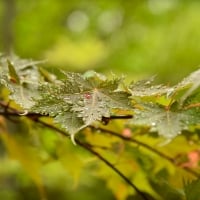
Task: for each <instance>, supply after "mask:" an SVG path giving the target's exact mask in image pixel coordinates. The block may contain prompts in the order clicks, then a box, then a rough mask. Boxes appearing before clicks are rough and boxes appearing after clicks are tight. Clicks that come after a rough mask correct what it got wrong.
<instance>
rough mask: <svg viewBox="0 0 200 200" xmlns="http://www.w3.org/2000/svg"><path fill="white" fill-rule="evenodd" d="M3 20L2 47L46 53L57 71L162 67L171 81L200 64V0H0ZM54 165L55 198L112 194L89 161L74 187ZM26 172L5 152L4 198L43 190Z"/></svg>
mask: <svg viewBox="0 0 200 200" xmlns="http://www.w3.org/2000/svg"><path fill="white" fill-rule="evenodd" d="M0 22H1V23H0V24H1V26H0V52H2V53H13V52H14V53H15V54H17V55H18V56H20V57H22V58H32V59H34V60H47V62H46V63H45V64H44V65H45V67H47V68H48V69H49V70H50V71H52V72H54V71H56V69H57V68H62V69H65V70H67V71H78V72H84V71H86V70H89V69H93V70H96V71H98V72H103V73H105V74H110V73H111V72H113V73H115V74H117V75H120V74H123V75H127V76H128V79H141V78H144V77H147V76H152V75H157V81H158V82H162V83H166V84H168V83H170V84H173V83H176V82H178V81H179V80H180V79H181V78H183V77H184V76H186V75H187V74H188V73H190V72H191V71H193V70H195V69H197V68H198V67H199V64H200V1H199V0H126V1H125V0H93V1H89V0H73V1H67V0H28V1H27V0H0ZM50 135H51V134H50ZM48 137H49V135H48ZM49 140H50V142H51V139H49ZM71 148H74V147H71ZM73 151H77V150H75V148H74V150H73ZM1 152H3V150H1ZM2 154H3V153H2ZM77 154H78V152H77ZM3 155H4V154H3ZM45 155H46V154H45ZM52 165H53V166H51V165H50V166H48V167H47V169H45V170H46V171H45V170H44V171H45V172H46V174H47V177H48V178H49V179H47V180H46V184H47V185H48V187H49V188H50V189H49V191H51V192H52V194H50V195H49V196H50V199H55V198H56V197H58V195H60V197H59V198H57V199H81V198H82V199H87V200H90V199H97V198H98V199H102V198H104V199H114V197H113V196H112V194H111V192H110V191H108V190H107V189H106V186H105V184H104V182H102V181H100V180H99V179H98V180H97V179H96V178H94V176H92V175H90V173H89V172H90V168H88V169H85V170H86V171H87V173H85V175H84V176H86V177H82V178H81V182H80V184H79V186H78V189H77V190H73V189H72V188H71V186H70V185H71V184H70V182H71V180H70V179H69V177H68V176H67V175H66V174H65V171H64V170H63V169H61V167H60V165H59V164H57V163H54V164H52ZM54 165H55V166H54ZM90 167H91V166H90ZM48 170H49V171H48ZM48 172H49V173H48ZM24 173H25V172H23V171H21V168H20V167H19V166H18V164H17V163H15V161H11V160H7V159H6V158H4V157H2V159H1V164H0V176H1V179H0V199H5V200H7V199H20V200H22V199H29V200H30V199H37V198H38V197H37V192H35V191H36V190H37V189H36V187H35V186H34V184H33V183H32V182H31V180H29V178H27V177H26V176H25V175H24ZM48 181H49V182H48ZM66 181H68V182H67V183H66ZM66 188H70V189H66ZM68 190H69V191H68ZM27 191H28V192H27ZM74 191H78V192H77V193H75V192H74ZM54 192H55V193H54ZM22 194H23V195H22ZM94 194H96V195H97V196H96V197H95V198H94V196H93V195H94ZM62 195H63V196H62Z"/></svg>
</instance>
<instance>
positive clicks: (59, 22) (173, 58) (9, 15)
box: [0, 0, 200, 83]
mask: <svg viewBox="0 0 200 200" xmlns="http://www.w3.org/2000/svg"><path fill="white" fill-rule="evenodd" d="M0 17H1V31H0V32H1V35H0V36H1V38H0V51H1V52H8V51H10V50H11V51H13V52H15V53H16V54H17V55H19V56H21V57H25V58H33V59H39V60H41V59H42V60H43V59H45V60H47V61H48V62H47V65H48V67H50V68H54V67H56V68H58V67H61V68H64V69H66V70H72V71H86V70H88V69H95V70H96V71H103V72H104V73H110V72H111V71H112V72H114V73H116V74H122V73H123V74H128V75H130V76H131V78H133V79H134V78H135V77H136V78H138V77H141V76H148V75H155V74H157V75H158V79H159V80H160V81H162V82H167V83H168V82H169V81H170V82H177V81H178V80H180V78H182V77H183V76H185V75H186V74H188V73H189V72H190V71H192V70H194V69H196V68H198V66H199V63H200V56H199V53H200V2H199V1H198V0H128V1H123V0H109V1H107V0H94V1H89V0H73V1H67V0H38V1H37V0H29V1H25V0H1V1H0Z"/></svg>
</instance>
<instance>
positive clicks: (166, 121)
mask: <svg viewBox="0 0 200 200" xmlns="http://www.w3.org/2000/svg"><path fill="white" fill-rule="evenodd" d="M191 117H192V115H191V113H187V112H185V111H181V110H177V111H171V110H167V109H166V108H165V107H162V106H159V105H156V104H151V103H149V104H144V105H143V108H142V109H141V110H139V109H138V110H136V111H135V114H134V118H133V119H131V121H130V123H131V124H134V125H142V126H149V127H150V131H152V132H158V134H159V135H161V136H164V137H165V138H168V139H172V138H174V137H175V136H177V135H178V134H180V133H181V131H182V130H183V129H187V128H188V125H189V122H190V120H191ZM191 123H192V122H191Z"/></svg>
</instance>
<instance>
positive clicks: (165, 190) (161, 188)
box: [150, 177, 197, 200]
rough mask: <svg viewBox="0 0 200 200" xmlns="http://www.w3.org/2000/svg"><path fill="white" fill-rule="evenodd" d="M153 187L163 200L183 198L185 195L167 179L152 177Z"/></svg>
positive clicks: (181, 199) (179, 199) (180, 199)
mask: <svg viewBox="0 0 200 200" xmlns="http://www.w3.org/2000/svg"><path fill="white" fill-rule="evenodd" d="M150 182H151V185H152V187H153V188H154V189H155V191H156V192H157V193H158V194H159V195H160V196H161V197H162V199H163V200H183V199H184V195H183V194H182V193H181V192H180V191H179V190H178V189H176V188H174V187H172V186H171V184H170V183H169V182H168V181H167V180H159V179H157V178H155V177H154V178H152V179H151V180H150ZM196 200H197V199H196Z"/></svg>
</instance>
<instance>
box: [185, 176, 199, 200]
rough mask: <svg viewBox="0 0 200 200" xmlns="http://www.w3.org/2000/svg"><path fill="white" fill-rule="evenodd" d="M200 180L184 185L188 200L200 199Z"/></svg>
mask: <svg viewBox="0 0 200 200" xmlns="http://www.w3.org/2000/svg"><path fill="white" fill-rule="evenodd" d="M199 188H200V179H197V180H193V181H191V182H187V183H186V182H185V183H184V192H185V196H186V200H199V198H200V189H199Z"/></svg>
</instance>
